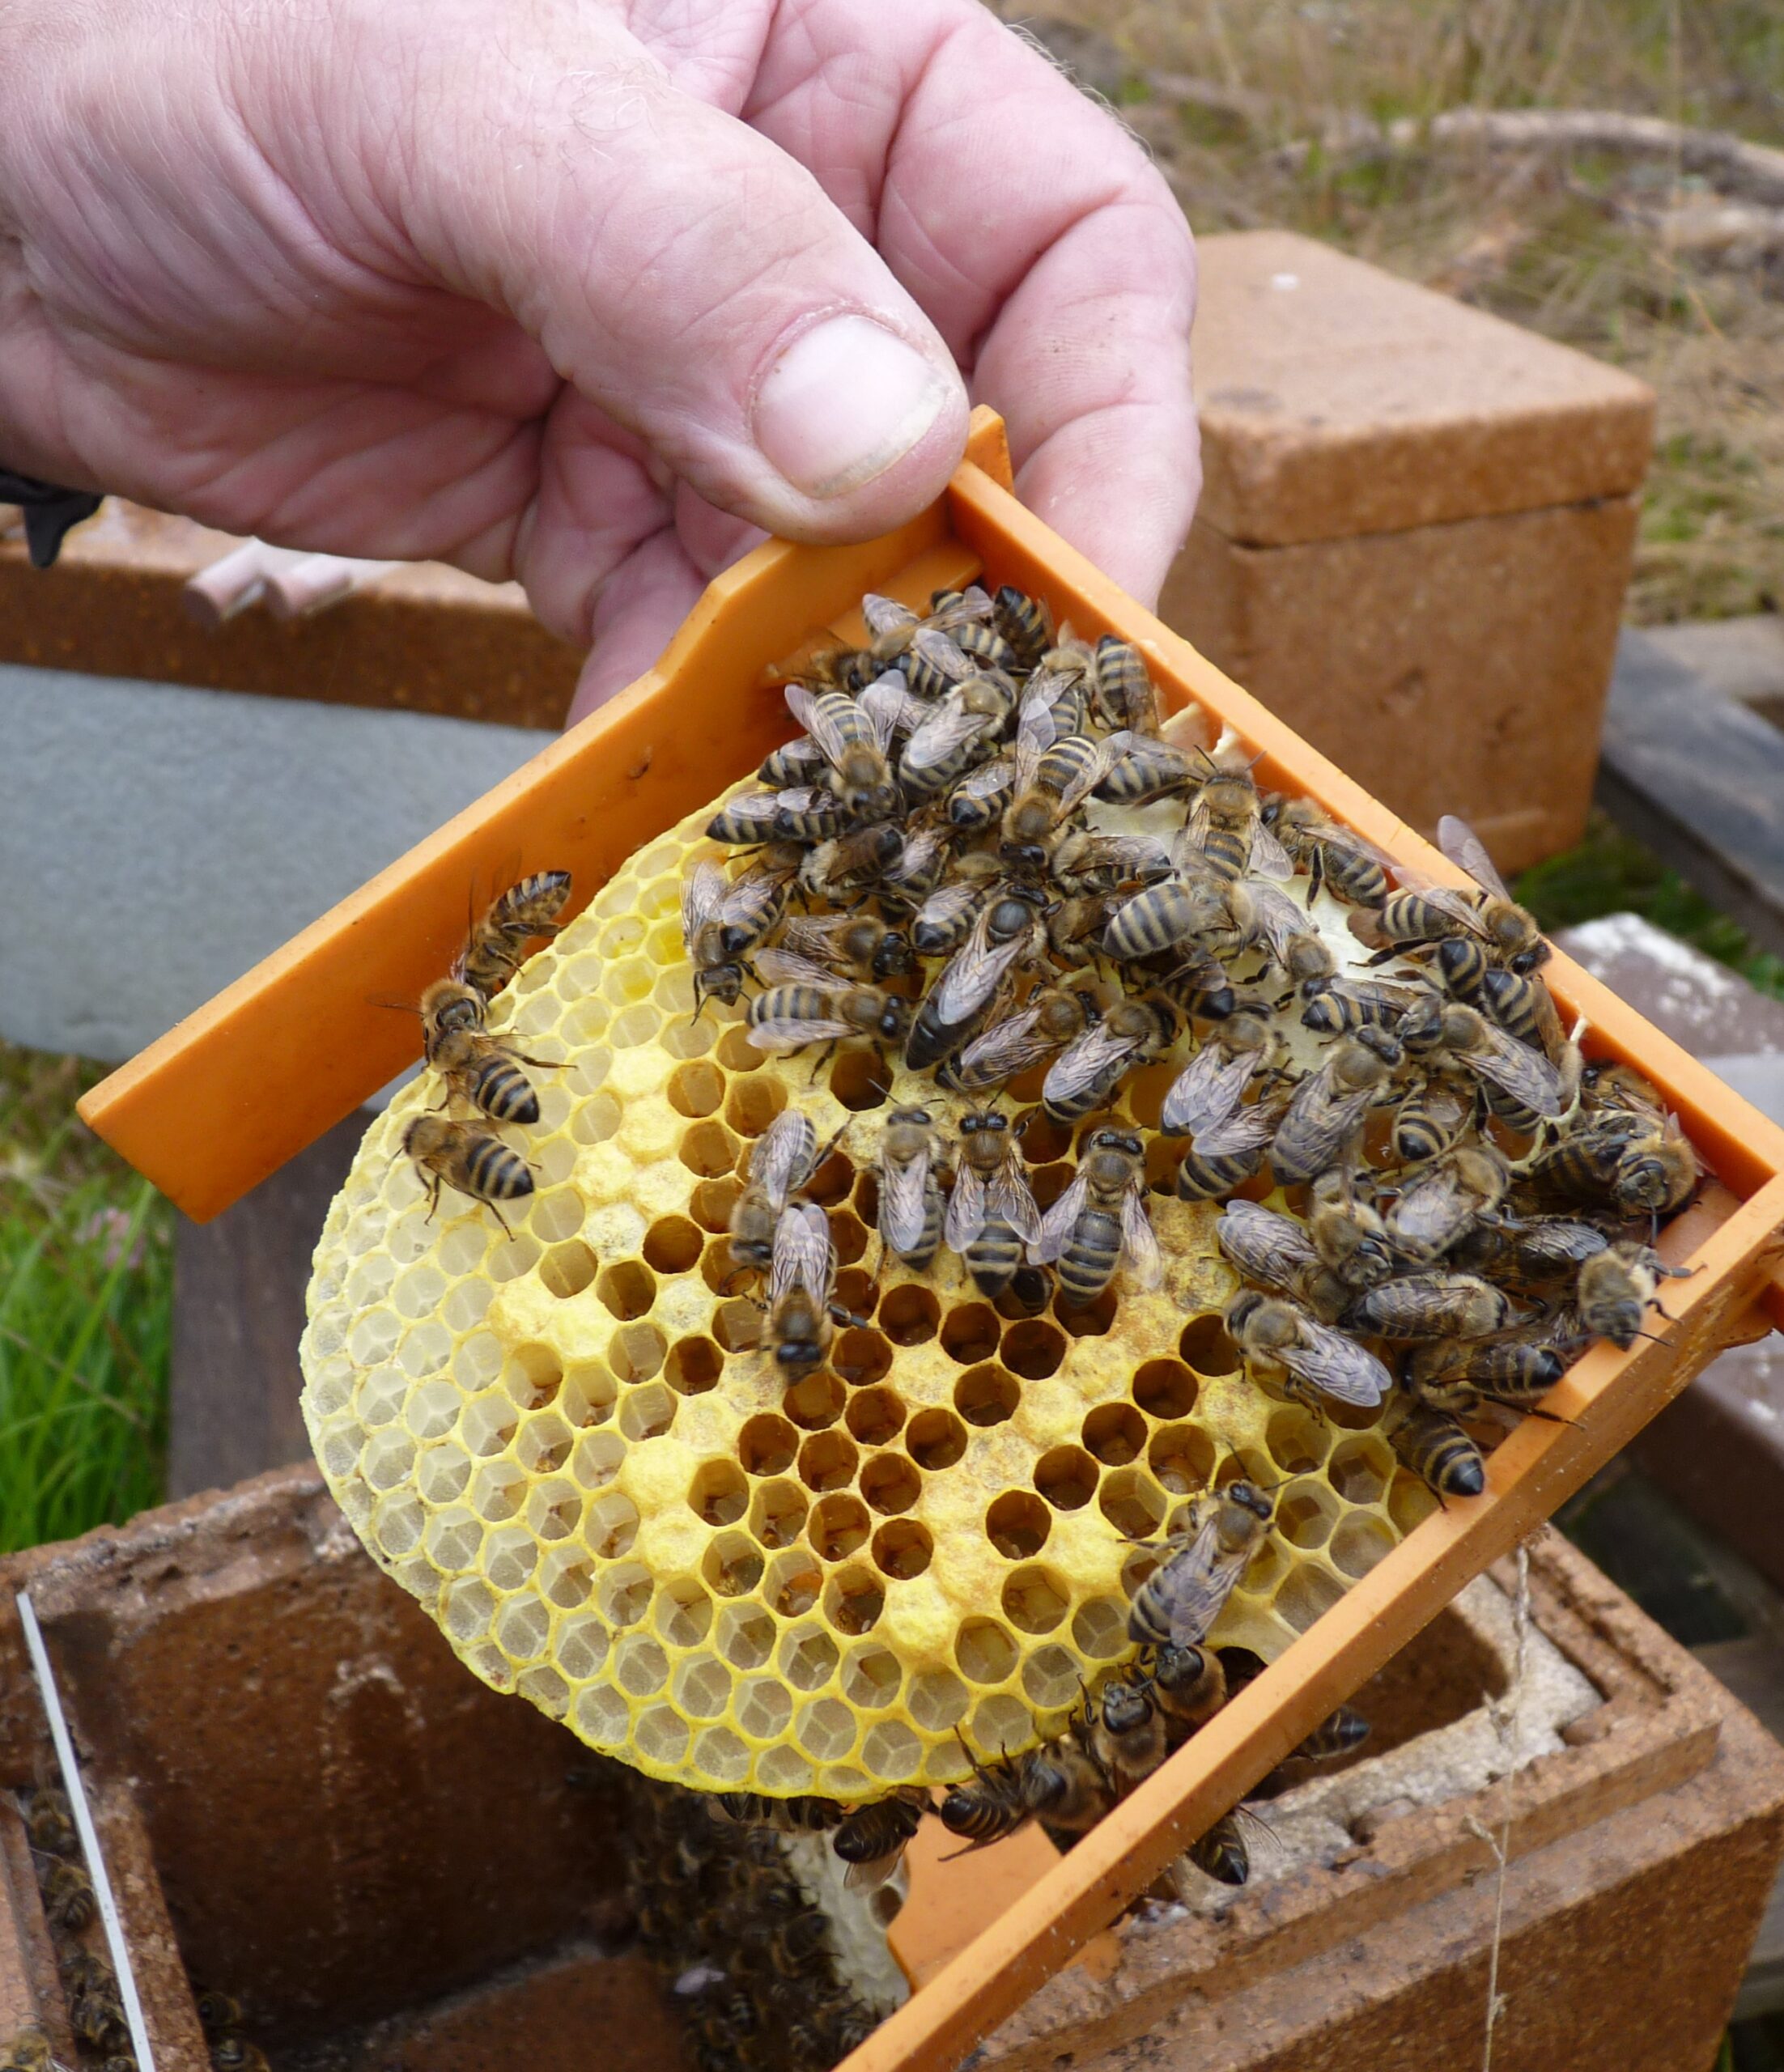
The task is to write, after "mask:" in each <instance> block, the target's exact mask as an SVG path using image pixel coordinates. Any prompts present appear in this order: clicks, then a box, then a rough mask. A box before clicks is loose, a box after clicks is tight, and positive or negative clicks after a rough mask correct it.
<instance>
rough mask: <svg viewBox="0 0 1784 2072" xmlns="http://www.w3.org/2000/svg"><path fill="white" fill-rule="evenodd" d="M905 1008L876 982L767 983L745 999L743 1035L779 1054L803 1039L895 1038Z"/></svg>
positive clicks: (866, 1040) (798, 1046)
mask: <svg viewBox="0 0 1784 2072" xmlns="http://www.w3.org/2000/svg"><path fill="white" fill-rule="evenodd" d="M909 1010H910V1002H909V1001H908V1000H900V999H899V998H898V996H897V995H896V994H894V993H889V992H886V991H884V990H883V989H882V988H881V987H878V986H833V987H822V986H806V985H793V986H771V987H769V989H768V991H767V992H765V993H758V994H757V996H756V997H755V998H754V1000H751V1001H750V1013H749V1017H748V1022H749V1038H748V1040H749V1041H750V1042H751V1043H753V1044H754V1046H755V1047H756V1049H758V1051H767V1052H769V1053H770V1055H782V1056H784V1055H787V1054H788V1053H789V1052H791V1051H802V1050H804V1049H805V1047H806V1046H807V1044H809V1043H827V1044H829V1045H830V1046H831V1047H832V1048H834V1047H835V1046H836V1045H838V1044H839V1043H872V1042H888V1043H895V1042H898V1039H899V1038H900V1037H902V1036H903V1034H904V1029H905V1023H906V1021H907V1017H908V1014H909Z"/></svg>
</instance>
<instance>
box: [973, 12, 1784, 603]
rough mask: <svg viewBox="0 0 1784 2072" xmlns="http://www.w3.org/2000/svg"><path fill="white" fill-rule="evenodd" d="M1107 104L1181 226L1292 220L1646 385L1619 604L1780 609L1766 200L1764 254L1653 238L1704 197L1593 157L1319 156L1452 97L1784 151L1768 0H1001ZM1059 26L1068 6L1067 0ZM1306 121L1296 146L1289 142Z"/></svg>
mask: <svg viewBox="0 0 1784 2072" xmlns="http://www.w3.org/2000/svg"><path fill="white" fill-rule="evenodd" d="M1001 11H1003V12H1004V13H1005V15H1006V16H1007V17H1009V19H1027V20H1028V21H1030V23H1031V24H1032V25H1033V26H1034V28H1037V29H1038V31H1039V32H1040V34H1041V35H1042V36H1043V40H1047V41H1049V42H1050V43H1052V44H1053V45H1055V47H1056V48H1057V49H1060V53H1061V54H1062V55H1064V56H1065V57H1068V59H1069V60H1070V61H1071V62H1073V63H1074V64H1075V66H1077V69H1078V70H1080V72H1081V74H1087V75H1088V76H1089V77H1090V80H1091V83H1093V84H1094V85H1095V86H1097V87H1099V88H1100V89H1101V90H1102V91H1104V92H1105V93H1107V94H1108V95H1109V96H1110V97H1111V99H1113V100H1116V101H1117V102H1119V103H1120V104H1122V105H1123V111H1124V113H1126V114H1127V115H1128V118H1129V119H1130V120H1131V121H1132V122H1133V124H1134V126H1135V127H1136V129H1138V130H1139V131H1140V134H1142V135H1143V136H1144V137H1145V139H1146V141H1147V142H1148V143H1149V145H1150V146H1152V148H1153V151H1154V152H1155V153H1156V155H1157V157H1158V159H1159V162H1160V163H1161V164H1162V166H1163V168H1165V170H1166V172H1167V173H1168V174H1169V176H1170V178H1171V180H1172V182H1173V184H1174V186H1175V187H1176V189H1177V191H1178V192H1179V194H1180V195H1181V196H1182V197H1183V201H1184V204H1185V206H1186V208H1187V210H1188V211H1189V214H1190V215H1191V219H1192V220H1193V221H1194V223H1196V227H1197V228H1198V229H1199V230H1202V231H1216V230H1226V229H1249V228H1252V227H1257V226H1259V225H1262V224H1274V225H1283V226H1286V227H1290V228H1293V229H1296V230H1300V231H1305V232H1306V233H1308V234H1309V235H1311V236H1317V237H1321V238H1324V239H1327V240H1329V241H1331V242H1332V243H1333V244H1338V245H1340V246H1342V247H1343V248H1344V249H1345V250H1347V251H1350V252H1353V253H1357V254H1358V255H1359V256H1360V257H1365V258H1368V259H1370V260H1373V261H1375V262H1376V263H1378V264H1379V265H1383V266H1386V267H1388V268H1390V269H1391V270H1393V271H1395V272H1396V273H1399V274H1404V275H1406V276H1407V277H1408V278H1412V279H1415V280H1418V281H1421V282H1425V283H1427V284H1429V285H1430V286H1433V287H1438V288H1441V289H1443V290H1445V291H1447V292H1449V293H1452V294H1456V295H1462V296H1464V297H1465V298H1467V299H1469V300H1471V301H1472V302H1475V303H1477V304H1480V305H1481V306H1482V307H1484V308H1489V309H1492V310H1493V311H1495V312H1497V313H1498V314H1499V315H1502V316H1506V317H1508V318H1510V320H1512V321H1514V322H1517V323H1520V324H1525V325H1529V326H1531V328H1532V329H1536V330H1539V331H1541V332H1544V333H1546V334H1547V335H1548V336H1550V337H1553V338H1561V339H1563V340H1565V341H1566V342H1569V343H1570V344H1574V345H1577V346H1581V347H1582V349H1584V350H1587V351H1590V352H1594V353H1596V354H1598V355H1601V356H1602V357H1603V358H1606V359H1611V360H1614V361H1616V362H1617V363H1619V364H1620V365H1622V366H1625V367H1629V369H1631V370H1632V371H1633V372H1636V373H1637V374H1640V375H1642V376H1643V377H1644V378H1646V380H1649V381H1650V382H1652V383H1653V384H1654V387H1655V389H1657V390H1658V392H1659V396H1660V429H1659V445H1658V449H1657V452H1656V455H1655V461H1654V473H1653V476H1652V478H1651V481H1650V497H1649V507H1648V510H1647V513H1646V520H1645V522H1644V526H1643V532H1642V545H1641V549H1640V553H1639V557H1638V561H1637V572H1636V580H1635V587H1634V590H1633V595H1632V597H1631V615H1632V616H1633V618H1637V619H1638V620H1642V621H1647V622H1654V621H1659V620H1667V619H1674V618H1693V617H1700V616H1719V615H1724V614H1731V613H1735V612H1744V611H1755V610H1761V609H1770V608H1775V606H1776V605H1778V602H1779V601H1781V600H1784V212H1780V214H1779V217H1778V241H1777V242H1776V243H1775V244H1773V246H1772V247H1771V248H1770V250H1769V252H1768V251H1767V250H1765V248H1764V247H1763V244H1761V245H1758V246H1756V245H1754V244H1752V240H1748V244H1747V248H1745V249H1742V248H1740V247H1739V246H1737V247H1736V248H1735V249H1734V250H1733V251H1727V250H1724V251H1723V252H1722V253H1719V254H1717V255H1716V256H1714V257H1710V256H1708V255H1704V254H1697V255H1693V256H1687V255H1686V254H1685V253H1683V252H1681V251H1680V250H1678V249H1675V248H1669V246H1670V245H1671V244H1673V242H1674V240H1672V239H1671V238H1670V237H1669V236H1668V235H1667V232H1666V231H1665V230H1664V229H1663V227H1661V226H1662V225H1663V224H1666V223H1679V222H1681V221H1682V220H1683V219H1684V214H1683V212H1686V211H1688V210H1690V209H1691V208H1692V207H1693V206H1700V207H1701V206H1703V205H1704V204H1705V203H1706V202H1709V201H1710V200H1712V199H1713V198H1714V197H1711V196H1710V195H1709V194H1708V193H1707V192H1706V190H1705V185H1704V182H1703V181H1702V180H1701V178H1698V177H1697V176H1680V174H1679V172H1678V169H1677V168H1676V167H1674V166H1671V165H1669V164H1667V163H1656V162H1654V161H1653V160H1651V159H1650V160H1642V159H1634V158H1629V157H1620V156H1613V155H1608V154H1602V153H1600V154H1594V155H1583V154H1579V155H1573V156H1572V157H1559V156H1551V157H1546V158H1536V157H1530V156H1519V157H1508V156H1502V155H1488V154H1485V153H1483V152H1472V151H1459V150H1456V149H1455V148H1450V149H1446V150H1438V149H1434V148H1420V147H1419V146H1417V145H1416V144H1415V145H1414V146H1413V147H1412V148H1411V149H1408V150H1405V151H1398V152H1393V153H1387V152H1382V151H1376V152H1373V153H1370V152H1362V151H1344V150H1342V149H1338V148H1327V147H1326V146H1325V145H1323V144H1322V143H1321V142H1320V141H1319V140H1321V139H1329V138H1335V137H1339V136H1342V135H1343V134H1344V133H1345V131H1346V129H1347V127H1352V128H1353V127H1354V126H1355V125H1357V123H1358V122H1360V121H1366V122H1371V123H1381V122H1384V121H1391V120H1393V119H1395V118H1396V117H1411V118H1412V119H1414V120H1415V121H1427V120H1429V118H1430V117H1434V116H1435V115H1438V114H1440V113H1443V112H1444V111H1446V110H1447V109H1451V108H1459V107H1464V106H1472V107H1480V108H1528V107H1542V106H1553V107H1565V108H1616V109H1619V110H1621V111H1624V112H1625V113H1637V114H1652V115H1660V116H1663V117H1668V118H1670V119H1671V120H1674V121H1681V122H1684V123H1687V124H1691V125H1701V126H1706V127H1712V128H1721V129H1732V130H1735V131H1737V132H1739V134H1743V135H1744V136H1746V137H1748V138H1751V139H1752V140H1753V141H1756V142H1761V143H1768V144H1772V145H1778V144H1784V9H1781V8H1779V7H1778V6H1776V5H1775V4H1774V3H1773V0H1693V4H1692V5H1689V6H1687V5H1685V4H1684V0H1451V4H1449V5H1440V4H1438V3H1437V0H1302V4H1299V5H1288V4H1285V3H1284V0H1259V4H1246V5H1240V4H1238V3H1237V0H1064V4H1062V0H1054V14H1053V17H1052V18H1051V19H1047V18H1043V17H1040V16H1038V15H1034V14H1030V13H1027V12H1026V11H1023V10H1022V9H1020V8H1019V7H1018V6H1016V5H1013V4H1005V5H1003V6H1002V7H1001ZM1061 16H1065V17H1068V18H1069V19H1068V20H1065V21H1064V22H1062V21H1061V20H1060V19H1059V18H1060V17H1061ZM1307 140H1314V148H1312V149H1311V150H1306V151H1301V152H1299V153H1296V152H1293V151H1285V150H1284V148H1283V147H1284V146H1289V145H1292V144H1294V143H1297V142H1302V143H1305V142H1306V141H1307Z"/></svg>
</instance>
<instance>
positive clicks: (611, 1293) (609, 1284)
mask: <svg viewBox="0 0 1784 2072" xmlns="http://www.w3.org/2000/svg"><path fill="white" fill-rule="evenodd" d="M584 1250H587V1247H586V1246H584ZM589 1256H590V1261H591V1263H593V1254H592V1253H591V1254H590V1255H589ZM590 1277H591V1278H593V1276H592V1275H591V1276H590ZM582 1285H583V1286H584V1288H586V1287H587V1286H588V1281H586V1280H585V1281H584V1282H583V1284H582ZM595 1297H596V1300H597V1301H599V1303H600V1304H601V1307H602V1308H603V1309H604V1310H606V1311H607V1313H608V1314H609V1315H610V1316H614V1317H617V1318H618V1319H619V1321H620V1322H621V1323H631V1321H632V1319H633V1318H635V1317H643V1316H648V1314H650V1308H651V1305H652V1303H653V1302H654V1301H656V1275H655V1274H654V1273H652V1272H651V1270H650V1268H649V1267H648V1266H646V1265H645V1263H644V1261H643V1260H642V1259H619V1260H616V1261H615V1263H614V1264H613V1265H612V1266H610V1267H606V1268H605V1270H604V1271H603V1272H602V1273H601V1278H600V1279H599V1280H597V1281H596V1283H595Z"/></svg>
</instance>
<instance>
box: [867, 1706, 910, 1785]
mask: <svg viewBox="0 0 1784 2072" xmlns="http://www.w3.org/2000/svg"><path fill="white" fill-rule="evenodd" d="M887 1702H888V1703H890V1700H888V1701H887ZM922 1760H923V1743H921V1742H920V1740H919V1739H917V1737H916V1735H915V1734H913V1733H912V1732H911V1729H910V1728H909V1727H907V1726H906V1725H905V1724H904V1722H903V1721H902V1720H896V1719H881V1720H876V1721H875V1722H874V1723H873V1726H870V1727H869V1729H868V1730H867V1732H866V1734H864V1735H863V1736H862V1739H861V1765H862V1767H863V1768H864V1769H865V1770H867V1771H868V1772H869V1774H870V1775H872V1776H873V1777H878V1778H881V1780H882V1781H884V1782H886V1783H887V1784H902V1783H903V1781H905V1780H906V1779H907V1777H913V1776H915V1773H916V1769H917V1766H918V1764H920V1762H921V1761H922Z"/></svg>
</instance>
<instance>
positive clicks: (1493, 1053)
mask: <svg viewBox="0 0 1784 2072" xmlns="http://www.w3.org/2000/svg"><path fill="white" fill-rule="evenodd" d="M1398 1034H1399V1037H1400V1042H1401V1044H1402V1046H1403V1047H1404V1049H1405V1051H1406V1053H1407V1055H1408V1057H1412V1058H1416V1059H1418V1060H1419V1061H1420V1062H1421V1064H1425V1065H1426V1066H1427V1067H1428V1068H1430V1069H1432V1070H1435V1071H1438V1072H1445V1071H1447V1072H1449V1073H1451V1075H1452V1076H1453V1075H1454V1074H1455V1073H1458V1072H1469V1073H1472V1075H1473V1076H1474V1077H1475V1078H1476V1079H1477V1080H1479V1081H1480V1085H1481V1087H1482V1089H1483V1091H1484V1092H1485V1095H1486V1098H1487V1101H1488V1102H1489V1105H1490V1106H1492V1108H1493V1110H1494V1112H1495V1113H1496V1114H1497V1115H1502V1116H1503V1117H1504V1118H1505V1119H1506V1121H1507V1122H1508V1123H1510V1124H1511V1125H1512V1127H1514V1129H1519V1130H1524V1131H1531V1130H1534V1129H1535V1128H1536V1125H1537V1123H1539V1122H1541V1121H1553V1119H1555V1118H1556V1117H1557V1116H1559V1115H1565V1113H1566V1111H1567V1110H1568V1109H1569V1107H1570V1106H1572V1105H1573V1102H1574V1097H1575V1095H1576V1093H1577V1092H1578V1074H1577V1070H1574V1069H1564V1068H1562V1067H1561V1066H1558V1065H1556V1064H1551V1063H1550V1061H1549V1060H1548V1058H1546V1057H1545V1056H1544V1055H1543V1053H1542V1052H1541V1051H1536V1050H1532V1049H1531V1047H1530V1046H1529V1044H1527V1043H1520V1042H1519V1041H1518V1039H1517V1038H1515V1037H1514V1036H1509V1035H1507V1034H1506V1032H1505V1030H1502V1029H1501V1028H1500V1027H1499V1026H1498V1025H1497V1023H1495V1022H1491V1021H1488V1019H1487V1018H1486V1017H1485V1015H1484V1014H1481V1013H1479V1012H1478V1011H1477V1010H1476V1009H1475V1008H1472V1007H1462V1006H1459V1005H1458V1004H1455V1002H1453V1001H1445V1000H1440V999H1438V998H1437V997H1436V996H1433V997H1432V999H1430V1000H1428V1001H1426V1002H1424V1003H1422V1004H1421V1005H1420V1006H1418V1007H1417V1008H1414V1009H1413V1010H1412V1012H1411V1013H1408V1015H1406V1016H1405V1017H1404V1018H1403V1019H1402V1020H1401V1022H1400V1028H1399V1031H1398ZM1573 1058H1574V1064H1575V1065H1576V1066H1577V1061H1578V1052H1577V1051H1575V1052H1574V1054H1573Z"/></svg>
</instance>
